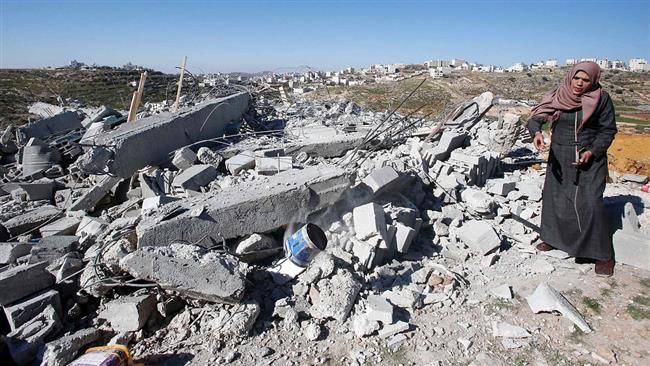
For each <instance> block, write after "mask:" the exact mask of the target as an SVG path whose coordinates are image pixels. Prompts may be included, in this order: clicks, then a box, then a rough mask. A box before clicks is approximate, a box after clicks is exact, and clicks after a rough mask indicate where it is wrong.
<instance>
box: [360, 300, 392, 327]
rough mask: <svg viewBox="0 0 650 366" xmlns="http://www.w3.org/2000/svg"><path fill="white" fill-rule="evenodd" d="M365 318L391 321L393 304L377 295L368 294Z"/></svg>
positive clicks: (385, 322)
mask: <svg viewBox="0 0 650 366" xmlns="http://www.w3.org/2000/svg"><path fill="white" fill-rule="evenodd" d="M366 301H367V307H366V318H368V320H376V321H380V322H382V323H383V324H392V323H393V305H391V303H390V302H388V300H386V299H385V298H383V297H381V296H379V295H368V298H367V299H366Z"/></svg>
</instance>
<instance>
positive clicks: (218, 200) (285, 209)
mask: <svg viewBox="0 0 650 366" xmlns="http://www.w3.org/2000/svg"><path fill="white" fill-rule="evenodd" d="M350 184H351V179H350V175H349V174H348V173H347V172H346V171H345V170H343V169H340V168H337V167H334V166H329V165H322V166H314V167H309V168H306V169H302V170H295V171H294V170H291V171H286V172H281V173H278V174H276V175H273V176H269V177H264V178H261V179H256V180H254V181H248V182H245V183H243V184H240V185H238V186H233V187H228V188H226V189H223V190H221V191H219V192H216V193H207V194H201V195H198V196H195V197H190V198H188V199H186V200H184V201H182V202H178V203H176V202H174V203H170V204H168V205H165V206H163V207H164V209H162V210H161V212H159V213H158V215H153V216H150V217H144V218H143V220H142V221H141V222H140V224H138V227H137V233H138V246H139V247H145V246H160V245H167V244H168V243H169V242H170V241H171V240H187V241H189V242H196V243H197V244H201V245H206V246H212V245H214V244H213V243H214V242H221V240H222V238H225V239H232V238H238V237H242V236H244V235H249V234H251V233H255V232H258V233H261V232H268V231H271V230H274V229H277V228H279V227H281V226H282V225H287V224H289V223H291V222H307V217H308V215H309V214H311V213H312V212H316V211H318V210H321V209H323V208H325V207H328V206H331V205H332V204H333V203H335V202H336V201H337V200H338V198H339V197H340V195H341V193H342V192H344V191H345V190H346V189H347V188H348V187H349V186H350ZM198 206H205V207H206V209H205V211H204V212H203V214H202V215H200V216H199V217H193V216H192V215H191V211H192V208H193V207H198ZM170 213H173V215H172V216H171V217H169V218H166V217H168V216H169V215H170ZM163 218H165V219H163ZM179 228H183V229H182V230H179Z"/></svg>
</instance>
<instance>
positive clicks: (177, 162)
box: [172, 147, 197, 170]
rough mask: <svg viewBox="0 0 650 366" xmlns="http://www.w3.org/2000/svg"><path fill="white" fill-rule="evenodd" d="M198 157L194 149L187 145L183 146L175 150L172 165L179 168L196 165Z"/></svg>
mask: <svg viewBox="0 0 650 366" xmlns="http://www.w3.org/2000/svg"><path fill="white" fill-rule="evenodd" d="M196 159H197V156H196V154H195V153H194V151H192V150H190V149H189V148H187V147H183V148H181V149H178V150H176V151H175V152H174V157H173V158H172V165H173V166H175V167H176V168H177V169H178V170H184V169H188V168H189V167H191V166H192V165H194V163H195V162H196Z"/></svg>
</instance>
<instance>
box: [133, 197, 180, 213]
mask: <svg viewBox="0 0 650 366" xmlns="http://www.w3.org/2000/svg"><path fill="white" fill-rule="evenodd" d="M178 200H179V198H176V197H170V196H164V195H162V196H153V197H147V198H145V199H144V200H143V201H142V208H141V209H140V213H141V214H142V215H148V214H150V213H151V212H154V211H156V210H157V209H159V208H160V207H161V206H162V205H166V204H168V203H171V202H176V201H178Z"/></svg>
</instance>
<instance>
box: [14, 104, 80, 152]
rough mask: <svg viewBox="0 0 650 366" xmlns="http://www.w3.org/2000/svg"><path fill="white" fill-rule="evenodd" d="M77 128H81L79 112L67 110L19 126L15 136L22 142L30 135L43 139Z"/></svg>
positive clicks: (30, 136)
mask: <svg viewBox="0 0 650 366" xmlns="http://www.w3.org/2000/svg"><path fill="white" fill-rule="evenodd" d="M79 128H81V118H79V114H78V113H77V112H73V111H68V112H63V113H59V114H57V115H55V116H53V117H49V118H44V119H41V120H38V121H36V122H33V123H29V124H27V125H24V126H22V127H19V128H18V130H17V137H18V141H19V143H21V144H22V143H24V142H25V141H27V140H29V139H30V138H32V137H36V138H39V139H42V140H44V139H46V138H48V137H50V136H51V135H55V134H59V133H64V132H69V131H72V130H76V129H79Z"/></svg>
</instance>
